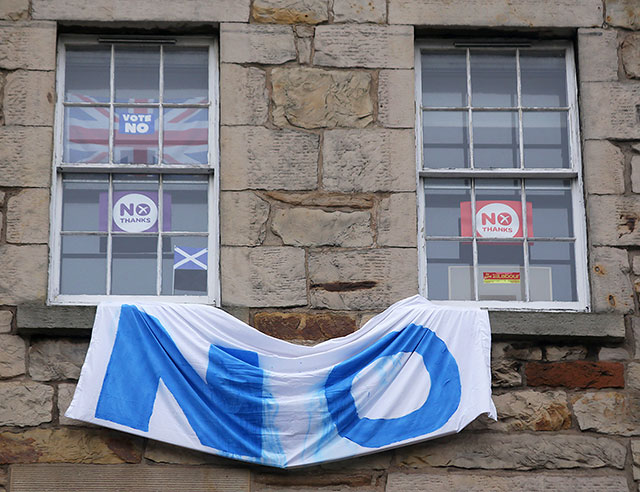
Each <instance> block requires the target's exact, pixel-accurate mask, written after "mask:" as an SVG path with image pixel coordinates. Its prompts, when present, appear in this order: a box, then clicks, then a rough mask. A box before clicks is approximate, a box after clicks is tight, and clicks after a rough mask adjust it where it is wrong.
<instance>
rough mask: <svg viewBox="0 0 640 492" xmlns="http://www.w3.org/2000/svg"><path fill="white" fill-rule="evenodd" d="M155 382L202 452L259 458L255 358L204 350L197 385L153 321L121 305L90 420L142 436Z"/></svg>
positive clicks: (194, 374)
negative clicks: (173, 404) (210, 450)
mask: <svg viewBox="0 0 640 492" xmlns="http://www.w3.org/2000/svg"><path fill="white" fill-rule="evenodd" d="M160 379H162V381H163V383H164V384H165V385H166V387H167V388H168V389H169V391H170V392H171V394H172V395H173V396H174V398H175V399H176V401H177V402H178V405H180V408H181V409H182V411H183V413H184V415H185V416H186V418H187V420H188V421H189V424H190V425H191V428H192V429H193V431H194V432H195V433H196V435H197V436H198V439H199V440H200V443H201V444H202V445H204V446H208V447H211V448H214V449H217V450H219V451H221V452H223V453H224V454H227V455H232V456H244V457H252V458H260V457H261V456H262V427H263V407H262V401H263V389H262V388H263V371H262V370H261V369H260V367H259V360H258V354H256V353H255V352H249V351H245V350H239V349H231V348H224V347H220V346H217V345H211V346H210V347H209V366H208V368H207V380H206V382H205V381H203V380H202V377H201V376H200V375H199V374H198V373H197V372H196V371H195V370H194V368H193V367H192V366H191V365H190V364H189V363H188V362H187V360H186V359H185V357H184V356H183V355H182V353H181V352H180V351H179V350H178V347H177V346H176V344H175V342H174V341H173V340H172V338H171V337H170V336H169V333H168V332H167V330H166V329H165V328H164V327H163V326H162V324H161V323H160V321H159V320H158V319H157V318H155V317H154V316H150V315H148V314H146V313H144V312H142V311H140V310H139V309H138V308H136V307H135V306H131V305H123V306H122V307H121V310H120V319H119V322H118V333H117V335H116V340H115V343H114V346H113V351H112V353H111V358H110V360H109V364H108V366H107V371H106V375H105V378H104V382H103V384H102V390H101V392H100V397H99V399H98V405H97V407H96V413H95V416H96V417H97V418H99V419H104V420H108V421H110V422H114V423H117V424H121V425H125V426H127V427H131V428H133V429H137V430H140V431H145V432H146V431H148V430H149V420H150V419H151V414H152V412H153V406H154V403H155V400H156V394H157V392H158V385H159V382H160Z"/></svg>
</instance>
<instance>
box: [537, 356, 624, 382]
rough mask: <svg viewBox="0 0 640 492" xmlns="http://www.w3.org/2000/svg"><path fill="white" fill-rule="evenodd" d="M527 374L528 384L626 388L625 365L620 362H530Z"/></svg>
mask: <svg viewBox="0 0 640 492" xmlns="http://www.w3.org/2000/svg"><path fill="white" fill-rule="evenodd" d="M525 375H526V377H527V385H528V386H563V387H566V388H624V366H623V365H622V364H621V363H619V362H603V361H600V362H591V361H584V360H578V361H573V362H549V363H540V362H530V363H529V364H527V366H526V369H525Z"/></svg>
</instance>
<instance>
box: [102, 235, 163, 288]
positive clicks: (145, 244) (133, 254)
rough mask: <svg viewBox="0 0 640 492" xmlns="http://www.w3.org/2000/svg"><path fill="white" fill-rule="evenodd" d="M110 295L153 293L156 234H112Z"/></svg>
mask: <svg viewBox="0 0 640 492" xmlns="http://www.w3.org/2000/svg"><path fill="white" fill-rule="evenodd" d="M112 241H113V245H112V247H113V259H112V261H111V274H112V280H111V293H112V294H140V295H155V294H156V272H157V269H156V264H157V246H156V245H157V242H158V238H157V237H156V236H114V237H113V240H112Z"/></svg>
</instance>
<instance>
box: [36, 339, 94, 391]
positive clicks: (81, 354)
mask: <svg viewBox="0 0 640 492" xmlns="http://www.w3.org/2000/svg"><path fill="white" fill-rule="evenodd" d="M88 347H89V344H88V343H87V342H76V341H71V340H66V339H45V340H39V341H36V342H35V343H34V344H33V345H31V348H30V349H29V374H30V375H31V377H32V378H33V379H35V380H36V381H53V380H59V379H78V377H79V376H80V369H82V363H83V362H84V358H85V355H86V353H87V349H88Z"/></svg>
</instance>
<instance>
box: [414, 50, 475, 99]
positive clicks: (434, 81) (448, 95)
mask: <svg viewBox="0 0 640 492" xmlns="http://www.w3.org/2000/svg"><path fill="white" fill-rule="evenodd" d="M422 104H423V105H424V106H430V107H461V106H466V105H467V59H466V54H465V52H464V51H460V52H457V53H423V54H422Z"/></svg>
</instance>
